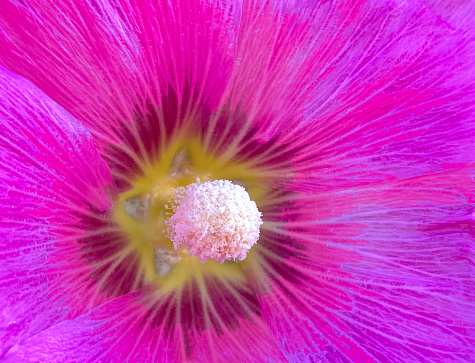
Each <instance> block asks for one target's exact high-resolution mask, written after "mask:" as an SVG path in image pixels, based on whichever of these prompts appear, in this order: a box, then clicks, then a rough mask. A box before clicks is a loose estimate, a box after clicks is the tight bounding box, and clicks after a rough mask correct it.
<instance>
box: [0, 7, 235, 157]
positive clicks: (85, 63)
mask: <svg viewBox="0 0 475 363" xmlns="http://www.w3.org/2000/svg"><path fill="white" fill-rule="evenodd" d="M25 3H26V5H20V4H18V3H16V2H10V1H7V0H2V1H1V2H0V29H3V32H2V31H0V47H1V48H2V50H3V51H2V53H1V54H0V62H1V63H3V64H4V65H6V66H7V67H9V68H10V69H12V70H13V71H15V72H16V73H18V74H20V75H22V76H24V77H25V78H27V79H29V80H30V81H32V82H33V83H34V84H36V85H37V86H38V87H40V88H41V89H42V90H43V91H44V92H45V93H46V94H48V95H49V96H50V97H51V98H52V99H53V100H55V101H56V102H57V103H58V104H60V105H61V106H63V107H64V108H65V109H66V110H67V111H68V112H70V113H71V114H72V115H73V116H75V117H76V118H77V119H79V120H80V121H81V122H82V123H83V124H84V125H85V126H86V127H87V128H88V129H89V130H90V131H91V132H92V134H93V136H94V137H95V142H96V144H97V145H98V146H99V149H100V152H101V153H102V154H103V155H106V154H107V153H106V151H105V149H106V148H108V146H109V144H111V143H112V144H114V145H123V144H124V140H123V138H121V137H120V136H121V135H119V133H120V131H122V129H125V131H124V132H127V131H128V132H131V133H132V134H133V135H134V136H135V137H136V138H137V137H138V139H137V140H135V142H138V143H145V145H144V146H145V148H146V149H147V147H152V146H153V145H147V144H146V141H147V140H145V139H146V138H142V139H141V137H142V136H144V134H143V132H144V131H146V132H150V131H154V130H155V128H156V129H157V134H158V136H160V131H163V129H162V126H163V125H158V124H153V122H155V121H157V120H152V121H153V122H150V121H149V120H146V119H145V120H139V121H137V123H141V122H145V124H139V125H136V124H134V121H136V120H135V117H136V115H135V114H136V113H139V114H140V113H141V114H146V113H147V108H148V107H149V106H152V108H159V107H161V106H162V105H163V104H165V106H167V105H168V103H169V99H168V97H169V92H171V93H173V96H175V97H177V102H178V104H179V105H180V107H182V108H183V109H182V110H180V112H185V111H186V110H187V107H188V106H189V105H188V103H190V104H192V105H193V106H196V105H197V104H202V105H204V107H208V108H211V109H214V108H216V106H217V104H218V103H219V102H220V98H221V93H222V92H223V87H224V85H225V84H226V80H227V79H228V78H229V73H230V68H231V65H232V62H233V60H232V56H233V54H234V42H235V36H234V31H235V29H234V23H233V22H234V21H237V20H236V19H235V18H236V16H237V14H238V13H239V7H238V6H236V5H235V4H233V3H231V2H226V3H220V2H207V1H205V2H203V1H198V0H187V1H180V2H160V3H158V2H149V1H145V2H144V1H135V0H132V1H116V2H114V3H113V4H110V3H109V2H107V1H102V0H101V1H98V2H95V4H94V6H93V5H91V4H90V3H89V2H87V1H75V0H74V1H72V0H71V1H62V2H61V3H58V2H56V1H52V0H38V1H36V0H32V1H26V2H25ZM162 97H163V98H162ZM189 111H190V112H191V111H193V107H192V108H191V109H190V110H189ZM184 116H186V115H183V117H184ZM173 122H174V126H179V122H180V119H178V120H176V119H175V120H173ZM139 133H140V135H138V134H139ZM154 136H155V135H154ZM162 137H163V135H162ZM131 151H136V150H131ZM142 151H143V150H142ZM147 151H149V152H154V151H155V150H147ZM139 156H141V157H142V158H143V159H146V158H147V155H139Z"/></svg>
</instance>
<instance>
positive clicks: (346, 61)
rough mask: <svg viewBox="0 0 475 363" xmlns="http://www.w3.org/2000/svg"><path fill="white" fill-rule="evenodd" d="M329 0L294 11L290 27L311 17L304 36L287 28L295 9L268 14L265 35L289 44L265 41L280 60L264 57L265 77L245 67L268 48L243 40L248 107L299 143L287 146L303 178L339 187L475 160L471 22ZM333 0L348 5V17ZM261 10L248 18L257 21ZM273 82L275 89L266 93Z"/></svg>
mask: <svg viewBox="0 0 475 363" xmlns="http://www.w3.org/2000/svg"><path fill="white" fill-rule="evenodd" d="M373 3H376V4H377V3H378V2H373ZM329 4H330V2H328V3H326V5H325V6H324V5H321V6H320V7H318V8H317V9H316V10H315V12H314V13H311V14H312V15H308V14H307V13H303V14H302V15H301V16H300V17H299V16H297V15H294V17H296V18H295V21H294V22H293V23H291V24H294V25H293V26H294V27H295V28H297V29H300V30H301V29H302V28H301V27H304V28H305V26H306V27H307V28H308V29H313V31H310V30H308V32H301V31H299V34H304V35H308V39H307V38H305V39H307V40H306V42H304V43H303V44H306V45H307V46H306V47H304V46H303V45H302V44H301V43H299V39H300V38H298V37H297V36H293V37H290V35H288V38H287V37H286V36H287V34H291V30H288V31H285V32H284V29H286V28H285V24H286V23H285V21H286V19H287V18H288V17H290V16H291V15H286V16H282V19H280V18H279V17H278V16H277V15H276V16H275V17H273V18H272V19H274V18H275V19H278V20H274V22H276V23H277V25H275V24H274V25H268V27H270V28H273V29H277V30H279V29H280V30H282V32H281V33H278V32H277V31H275V32H270V31H269V34H268V36H267V38H265V39H267V42H269V43H272V42H273V41H275V42H277V44H280V43H281V42H283V43H284V44H285V49H286V50H285V51H283V50H281V49H280V48H275V49H274V48H272V47H271V46H270V45H269V47H270V49H271V50H273V51H274V52H278V54H279V56H274V53H272V52H271V53H272V54H273V56H272V57H270V58H269V59H270V60H269V61H268V62H271V60H272V64H273V65H274V67H277V66H278V67H279V68H278V69H279V72H277V73H275V74H274V73H272V72H271V69H269V67H268V66H267V65H263V70H262V73H264V74H265V73H266V72H269V81H268V84H265V86H264V85H263V84H261V83H258V81H256V79H261V78H262V77H251V74H250V73H249V72H251V70H254V68H252V67H250V64H251V63H252V60H253V59H255V58H256V57H258V55H259V56H260V57H261V58H262V59H263V61H262V62H258V63H259V64H263V62H264V60H265V59H266V58H264V55H268V54H269V52H270V51H267V52H263V53H262V54H260V53H257V52H258V51H259V49H261V48H262V46H261V45H257V44H256V46H255V47H249V49H247V51H248V52H247V53H246V54H248V56H249V60H248V62H249V67H247V68H245V69H244V70H243V72H244V73H243V74H242V76H240V78H239V79H242V80H248V81H249V82H250V83H251V85H248V86H246V87H249V88H250V89H258V88H259V87H261V88H262V89H264V91H263V92H264V93H263V96H262V97H261V96H260V95H259V94H258V95H257V96H256V95H254V94H252V96H253V97H254V99H257V100H259V101H257V102H255V103H253V101H252V100H251V99H252V97H251V95H250V94H248V93H246V95H247V97H248V98H247V100H248V101H247V102H245V103H244V105H243V107H246V105H247V106H248V107H249V109H252V112H251V111H250V114H251V115H253V116H254V117H255V118H257V119H258V120H259V121H258V123H259V124H262V125H267V126H266V127H267V128H268V129H269V128H270V129H271V131H269V137H271V136H272V135H273V132H274V131H272V130H275V132H278V133H279V142H280V143H281V144H285V143H287V142H288V143H292V146H293V147H301V148H302V149H301V151H300V152H298V153H296V154H295V155H294V158H293V163H294V166H295V168H296V169H297V170H298V174H297V175H296V177H295V178H296V179H299V180H300V182H301V188H302V189H301V190H310V191H321V190H329V189H346V188H350V187H354V186H358V185H367V184H370V183H379V182H385V181H390V180H394V179H402V178H410V177H414V176H418V175H425V174H430V173H434V172H441V171H444V170H450V169H452V168H456V167H460V166H463V165H466V164H468V163H473V162H475V154H474V153H473V152H471V150H473V149H474V147H475V145H474V143H475V122H474V120H475V106H474V103H473V100H474V99H475V77H474V76H473V74H474V71H475V59H474V57H473V54H474V53H475V34H474V33H473V32H460V31H453V30H452V29H450V28H449V27H447V26H446V24H443V23H441V22H440V20H439V19H438V18H437V17H436V16H434V14H433V13H432V12H431V11H429V10H428V9H427V7H425V6H423V5H420V4H419V5H413V6H410V7H409V6H405V7H403V6H398V7H392V8H391V7H387V6H386V7H382V6H369V5H367V6H365V7H363V8H359V7H358V4H356V3H355V5H354V6H350V5H348V4H344V3H343V2H333V3H332V4H334V7H332V6H330V5H329ZM338 7H342V8H345V9H348V13H345V14H347V16H348V19H347V21H343V22H342V21H341V17H342V16H343V14H342V12H339V11H338ZM261 13H264V14H266V12H265V10H263V11H262V12H261ZM261 13H259V16H257V15H256V16H255V19H254V20H255V21H254V22H253V23H252V24H253V26H254V27H255V28H256V31H257V29H259V30H260V31H261V32H262V31H263V30H264V29H267V28H265V24H266V23H265V22H264V21H260V20H261V18H260V16H261V15H260V14H261ZM306 15H307V17H305V16H306ZM308 17H310V20H307V23H305V21H304V20H303V19H308ZM312 22H314V23H312ZM271 24H272V23H271ZM302 24H303V25H302ZM321 24H325V25H321ZM326 24H328V26H326ZM333 25H334V26H333ZM259 26H262V28H259ZM299 27H300V28H299ZM312 27H313V28H312ZM307 28H305V29H307ZM292 29H294V28H292ZM277 34H279V36H277ZM280 34H283V35H280ZM304 35H302V37H303V36H304ZM273 36H275V37H273ZM249 37H251V36H250V35H249ZM279 37H282V39H281V38H279ZM255 42H260V43H259V44H261V43H262V42H264V40H263V39H261V38H259V39H256V40H255ZM272 44H273V43H272ZM295 49H299V50H300V54H299V56H300V57H298V61H297V60H294V58H296V57H297V55H296V54H295V56H294V57H293V58H292V55H291V54H293V52H296V51H295ZM254 52H255V54H254ZM328 52H331V54H330V55H329V56H328V57H326V55H327V53H328ZM289 54H290V55H289ZM264 64H265V62H264ZM284 70H285V72H288V73H290V72H294V73H291V74H292V76H288V75H287V74H288V73H285V72H284ZM281 75H283V76H282V77H281ZM274 87H275V88H276V92H278V93H276V94H275V97H274V96H272V97H267V96H266V95H268V94H270V92H272V90H274ZM239 89H242V90H245V89H247V88H239ZM236 92H237V91H236ZM256 97H257V98H256ZM259 97H261V98H259ZM302 100H303V101H302ZM301 101H302V102H303V103H302V102H301ZM294 105H295V107H296V108H294ZM287 118H289V120H288V119H287ZM261 119H262V122H261V121H260V120H261ZM271 120H272V121H271ZM274 120H276V121H274ZM279 120H280V121H279ZM256 122H257V121H256ZM278 125H280V126H278ZM277 130H278V131H277Z"/></svg>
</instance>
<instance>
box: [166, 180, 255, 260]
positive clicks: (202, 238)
mask: <svg viewBox="0 0 475 363" xmlns="http://www.w3.org/2000/svg"><path fill="white" fill-rule="evenodd" d="M171 208H172V210H173V215H171V216H170V217H169V218H168V220H167V221H166V222H165V223H166V224H167V226H168V227H169V228H168V237H169V238H170V239H171V240H172V242H173V247H174V248H175V250H179V249H182V248H186V249H187V251H188V252H189V253H190V254H191V255H194V256H197V257H199V258H200V261H201V262H206V261H207V260H208V259H213V260H216V261H219V262H221V263H223V262H224V261H225V260H240V261H242V260H244V259H245V258H246V255H247V251H249V249H250V248H251V247H252V246H253V245H254V244H255V243H256V242H257V240H258V239H259V229H260V226H261V225H262V220H261V213H260V212H259V210H258V209H257V205H256V203H255V202H253V201H252V200H251V198H250V197H249V194H248V193H247V192H246V190H245V189H244V188H243V187H242V186H240V185H236V184H233V183H232V182H230V181H229V180H215V181H209V182H205V183H203V184H200V183H199V182H197V183H192V184H189V185H188V186H186V187H179V188H177V189H176V191H175V195H174V197H173V202H172V206H171Z"/></svg>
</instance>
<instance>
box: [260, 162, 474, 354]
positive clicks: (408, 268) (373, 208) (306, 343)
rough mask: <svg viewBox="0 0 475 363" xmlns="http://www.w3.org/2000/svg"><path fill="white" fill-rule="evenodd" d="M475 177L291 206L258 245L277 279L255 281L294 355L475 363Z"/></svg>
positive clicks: (450, 175)
mask: <svg viewBox="0 0 475 363" xmlns="http://www.w3.org/2000/svg"><path fill="white" fill-rule="evenodd" d="M474 177H475V167H473V166H472V167H467V168H462V169H458V170H455V171H452V172H446V173H441V174H437V175H433V176H427V177H419V178H413V179H409V180H405V181H399V182H393V183H388V184H384V185H379V186H375V187H372V188H362V189H353V190H348V191H344V192H339V193H331V194H320V195H315V196H313V197H311V196H307V195H300V196H296V197H294V198H293V199H292V198H289V199H288V203H284V204H283V205H281V206H280V207H279V208H278V209H281V210H282V212H281V213H280V216H281V217H280V218H282V219H283V220H280V222H279V220H278V218H279V217H276V218H275V220H274V221H269V222H268V225H267V226H266V224H264V226H263V228H266V231H267V232H266V235H267V237H266V238H265V239H264V240H262V241H261V247H260V249H259V253H260V255H261V256H262V258H263V260H264V263H263V268H264V270H265V271H266V273H267V275H268V276H270V280H269V281H270V284H269V282H267V283H266V281H265V280H264V279H261V280H260V281H258V283H255V286H256V291H257V292H259V291H260V295H261V296H260V301H261V304H262V315H263V318H264V319H265V320H266V321H267V322H268V324H269V326H270V327H271V330H272V331H273V333H274V334H275V336H276V339H277V342H278V343H279V344H280V346H281V348H282V350H283V352H284V353H285V354H286V356H287V358H288V359H289V360H290V361H297V360H298V361H322V362H336V361H357V362H360V361H364V362H372V361H375V362H381V361H389V362H415V361H424V360H429V361H431V362H452V361H453V362H470V361H471V360H472V359H473V356H474V354H475V349H474V347H475V344H474V343H475V339H474V337H475V334H474V333H475V330H474V329H475V317H474V315H473V314H472V310H473V309H472V307H473V302H474V301H475V289H474V287H475V269H474V262H475V249H474V246H475V233H474V231H475V229H474V228H475V218H474V210H475V203H474V202H475V199H474V194H473V190H474V187H475V182H474ZM275 214H276V216H278V215H279V214H278V213H277V211H275Z"/></svg>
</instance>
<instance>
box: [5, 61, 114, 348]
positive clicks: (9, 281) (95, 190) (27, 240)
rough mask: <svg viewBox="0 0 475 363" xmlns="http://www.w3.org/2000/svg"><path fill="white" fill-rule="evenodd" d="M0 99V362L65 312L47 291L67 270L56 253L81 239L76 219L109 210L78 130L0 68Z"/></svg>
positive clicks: (58, 296)
mask: <svg viewBox="0 0 475 363" xmlns="http://www.w3.org/2000/svg"><path fill="white" fill-rule="evenodd" d="M0 99H1V102H0V122H1V128H0V153H1V154H0V155H1V159H0V175H1V177H0V185H1V188H0V215H1V216H2V219H1V225H0V235H1V239H2V244H1V246H0V254H1V255H2V258H1V260H0V301H1V314H0V326H1V329H0V356H2V355H3V354H4V353H5V351H7V350H8V349H9V347H10V346H12V345H13V344H15V343H17V342H21V341H22V340H24V339H26V338H28V337H29V336H31V335H34V334H37V333H38V332H40V331H42V330H43V329H45V328H47V327H48V326H50V325H51V324H55V323H57V322H58V321H61V320H63V319H64V318H65V317H66V316H67V315H68V314H69V313H70V312H71V306H68V305H67V304H65V303H64V300H63V297H64V295H63V293H64V291H63V290H62V289H58V290H57V289H55V288H54V287H53V285H52V282H53V281H55V280H56V281H57V280H58V279H61V278H62V276H63V274H64V272H65V271H66V270H67V268H70V267H71V266H67V267H66V269H64V267H65V266H64V263H63V265H62V267H63V269H60V268H59V265H58V262H59V261H58V260H55V258H54V254H55V253H57V252H58V243H59V242H62V243H63V244H64V245H67V246H69V248H70V249H71V248H74V246H75V241H76V239H77V238H79V237H80V236H81V235H82V234H84V231H83V230H82V229H81V226H80V223H79V222H80V220H79V219H78V217H77V215H78V214H79V213H87V211H88V208H89V206H94V207H95V208H97V209H100V210H104V209H107V208H109V201H108V199H107V197H106V194H105V188H106V186H108V185H110V183H111V178H110V172H109V170H108V168H107V166H106V165H105V163H104V161H103V160H102V159H101V158H100V156H99V154H98V153H97V151H96V149H95V147H94V145H93V142H92V138H91V136H90V134H89V133H88V132H87V131H86V130H85V129H84V127H82V126H81V125H80V123H79V122H78V121H77V120H76V119H74V118H73V117H71V116H70V115H69V114H68V113H66V112H65V111H64V110H63V109H62V108H61V107H59V106H58V105H57V104H55V103H54V102H53V101H51V100H50V99H49V98H48V97H47V96H45V95H44V94H43V93H42V92H41V91H40V90H38V89H37V88H36V87H34V86H33V85H32V84H30V83H29V82H27V81H25V80H24V79H22V78H21V77H19V76H16V75H14V74H12V73H11V72H10V71H8V70H6V69H5V68H3V67H1V68H0ZM77 264H78V265H81V264H82V263H81V262H80V261H78V262H77ZM55 268H56V269H57V270H56V271H54V269H55ZM52 269H53V270H52ZM59 285H61V284H59ZM76 293H78V291H76ZM76 300H78V298H77V296H76Z"/></svg>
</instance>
